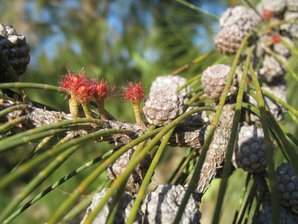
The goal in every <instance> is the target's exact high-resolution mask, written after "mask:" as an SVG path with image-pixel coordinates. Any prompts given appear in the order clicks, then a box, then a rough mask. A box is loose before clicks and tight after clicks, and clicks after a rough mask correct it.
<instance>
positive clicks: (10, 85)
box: [0, 82, 68, 93]
mask: <svg viewBox="0 0 298 224" xmlns="http://www.w3.org/2000/svg"><path fill="white" fill-rule="evenodd" d="M9 88H15V89H24V88H31V89H42V90H51V91H56V92H64V93H68V91H66V90H64V89H62V88H60V87H57V86H52V85H48V84H40V83H31V82H10V83H1V84H0V89H9Z"/></svg>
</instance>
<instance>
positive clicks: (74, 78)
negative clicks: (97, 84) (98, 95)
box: [60, 71, 94, 102]
mask: <svg viewBox="0 0 298 224" xmlns="http://www.w3.org/2000/svg"><path fill="white" fill-rule="evenodd" d="M60 87H61V88H63V89H65V90H68V91H69V92H70V94H71V95H72V96H73V97H74V98H75V99H76V100H78V101H79V102H88V101H90V100H91V99H92V98H93V94H94V88H93V86H92V82H91V81H90V80H88V79H87V78H86V77H85V75H84V74H82V73H81V74H75V73H74V74H72V73H71V72H70V71H68V73H67V75H65V76H64V77H63V78H62V81H61V82H60Z"/></svg>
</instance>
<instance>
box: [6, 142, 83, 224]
mask: <svg viewBox="0 0 298 224" xmlns="http://www.w3.org/2000/svg"><path fill="white" fill-rule="evenodd" d="M77 148H78V146H75V147H71V148H69V149H67V150H66V151H65V152H64V153H62V154H60V155H59V156H57V158H55V160H54V161H53V162H51V163H50V164H49V165H48V166H47V167H46V168H45V169H43V170H42V171H40V172H39V173H38V175H37V176H36V177H35V178H34V179H33V180H32V181H30V183H29V184H27V185H26V187H25V188H24V190H22V192H21V193H19V194H17V195H16V196H15V197H14V199H13V200H12V201H11V202H10V203H9V204H8V205H7V206H6V207H5V209H4V210H3V211H2V213H1V216H0V222H2V221H3V219H4V218H5V217H6V216H7V215H9V214H10V213H11V211H13V210H14V209H15V208H16V207H17V206H18V205H19V204H20V203H21V202H22V201H23V200H24V199H25V198H26V197H27V196H28V195H29V194H30V193H31V192H32V191H34V190H35V189H36V188H37V187H38V186H40V185H41V183H42V182H43V181H44V180H46V179H47V178H48V177H49V176H50V175H51V174H52V173H53V172H54V171H55V170H56V169H57V168H58V167H59V166H60V165H61V164H62V163H64V162H65V161H66V160H67V159H68V158H69V157H70V156H71V154H72V153H73V152H74V151H75V150H76V149H77ZM4 223H6V222H4Z"/></svg>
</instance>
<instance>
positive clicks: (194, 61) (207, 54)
mask: <svg viewBox="0 0 298 224" xmlns="http://www.w3.org/2000/svg"><path fill="white" fill-rule="evenodd" d="M214 52H215V51H214V50H212V51H209V52H207V53H205V54H202V55H200V56H198V57H196V58H195V59H193V60H192V61H191V62H190V63H187V64H185V65H182V66H181V67H179V68H177V69H176V70H175V71H173V72H171V75H177V74H179V73H180V72H183V71H185V70H187V69H188V68H190V67H191V66H192V65H194V64H197V63H199V62H201V61H203V60H204V59H206V58H208V57H209V56H211V55H212V54H214ZM196 77H197V76H195V77H193V78H191V79H190V80H188V81H187V82H186V83H185V84H184V85H182V86H181V87H180V88H179V89H178V91H180V90H181V89H183V88H184V87H186V86H187V85H188V84H189V83H190V82H192V81H193V80H195V79H197V78H196Z"/></svg>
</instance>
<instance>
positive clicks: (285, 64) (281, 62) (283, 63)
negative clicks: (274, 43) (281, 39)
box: [265, 48, 298, 82]
mask: <svg viewBox="0 0 298 224" xmlns="http://www.w3.org/2000/svg"><path fill="white" fill-rule="evenodd" d="M265 51H266V53H268V54H270V55H271V56H272V57H274V58H275V59H276V60H277V61H278V62H279V63H280V64H282V65H283V67H284V68H285V69H286V70H287V71H288V72H289V73H290V75H291V76H292V77H293V78H294V79H295V80H296V81H297V82H298V75H297V74H296V73H295V72H294V71H293V70H292V69H291V67H290V66H289V65H288V64H287V63H286V62H284V61H283V60H282V59H281V58H280V57H279V56H278V55H277V54H276V53H274V52H273V51H272V50H271V49H269V48H265Z"/></svg>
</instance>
